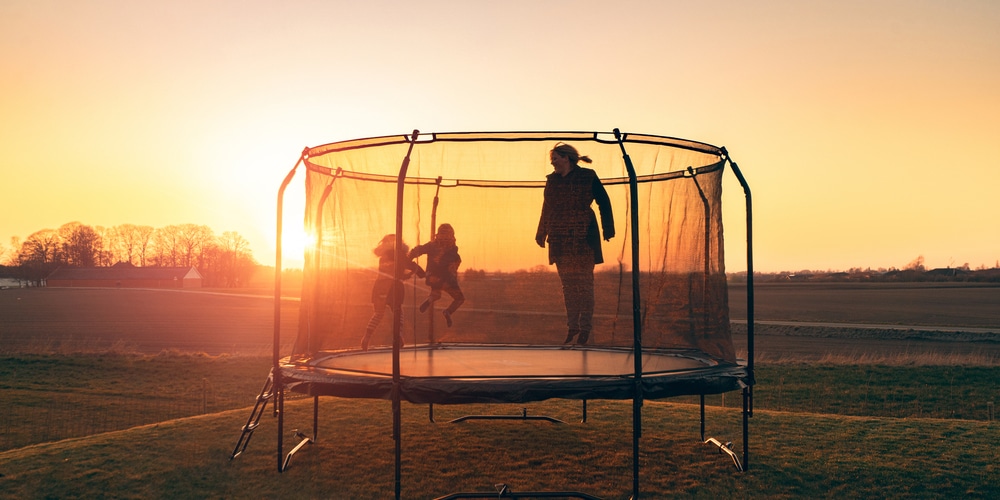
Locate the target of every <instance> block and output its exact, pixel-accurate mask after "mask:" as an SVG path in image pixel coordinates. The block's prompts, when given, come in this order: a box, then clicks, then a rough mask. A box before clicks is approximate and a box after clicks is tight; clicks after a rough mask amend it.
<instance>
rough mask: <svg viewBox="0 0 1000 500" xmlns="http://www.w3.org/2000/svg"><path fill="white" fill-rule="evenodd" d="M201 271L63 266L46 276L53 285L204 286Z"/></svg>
mask: <svg viewBox="0 0 1000 500" xmlns="http://www.w3.org/2000/svg"><path fill="white" fill-rule="evenodd" d="M201 281H202V277H201V273H199V272H198V270H197V269H195V268H193V267H135V266H133V265H131V264H115V265H114V266H112V267H60V268H57V269H56V270H55V271H52V274H49V276H48V278H46V279H45V283H46V286H50V287H105V288H201Z"/></svg>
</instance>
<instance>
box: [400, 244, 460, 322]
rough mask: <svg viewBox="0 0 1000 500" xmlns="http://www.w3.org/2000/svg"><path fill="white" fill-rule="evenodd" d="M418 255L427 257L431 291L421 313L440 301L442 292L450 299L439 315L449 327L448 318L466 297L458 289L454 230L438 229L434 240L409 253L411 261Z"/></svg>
mask: <svg viewBox="0 0 1000 500" xmlns="http://www.w3.org/2000/svg"><path fill="white" fill-rule="evenodd" d="M420 255H427V286H429V287H431V294H430V296H428V297H427V300H425V301H424V303H423V304H420V312H424V311H426V310H427V308H428V307H430V306H431V304H433V303H434V302H435V301H437V300H438V299H440V298H441V292H445V293H447V294H448V295H450V296H451V304H450V305H449V306H448V308H447V309H445V310H444V311H441V314H443V315H444V319H445V321H447V322H448V326H451V315H452V314H454V313H455V310H457V309H458V308H459V306H461V305H462V303H463V302H465V295H464V294H462V289H461V288H459V286H458V266H459V265H460V264H461V263H462V257H461V256H460V255H458V247H457V246H455V229H454V228H452V227H451V224H441V225H440V226H438V230H437V234H436V235H435V236H434V239H433V240H431V241H430V242H429V243H425V244H423V245H417V246H416V247H414V248H413V250H411V251H410V253H409V257H410V258H411V259H412V258H416V257H418V256H420Z"/></svg>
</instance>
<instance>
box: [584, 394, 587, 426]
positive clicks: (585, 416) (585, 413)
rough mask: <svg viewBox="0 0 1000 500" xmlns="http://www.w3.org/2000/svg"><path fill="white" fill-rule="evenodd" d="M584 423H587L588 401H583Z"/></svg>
mask: <svg viewBox="0 0 1000 500" xmlns="http://www.w3.org/2000/svg"><path fill="white" fill-rule="evenodd" d="M583 423H587V400H586V399H584V400H583Z"/></svg>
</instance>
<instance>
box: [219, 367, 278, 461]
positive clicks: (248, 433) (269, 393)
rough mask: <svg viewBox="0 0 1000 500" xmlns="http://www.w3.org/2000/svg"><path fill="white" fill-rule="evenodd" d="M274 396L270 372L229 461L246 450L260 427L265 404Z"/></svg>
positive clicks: (272, 375)
mask: <svg viewBox="0 0 1000 500" xmlns="http://www.w3.org/2000/svg"><path fill="white" fill-rule="evenodd" d="M274 396H275V393H274V372H273V371H272V372H271V373H268V374H267V380H265V381H264V387H262V388H261V389H260V394H258V395H257V401H256V402H255V403H254V406H253V411H252V412H250V418H248V419H247V423H246V425H244V426H243V429H242V431H243V432H242V433H241V434H240V438H239V440H237V441H236V447H235V448H233V454H232V455H230V456H229V459H230V460H232V459H234V458H236V457H238V456H240V455H241V454H242V453H243V451H244V450H246V449H247V445H248V444H250V438H251V437H253V431H255V430H257V426H258V425H260V417H261V416H263V415H264V409H265V408H267V402H268V401H270V400H271V399H273V398H274Z"/></svg>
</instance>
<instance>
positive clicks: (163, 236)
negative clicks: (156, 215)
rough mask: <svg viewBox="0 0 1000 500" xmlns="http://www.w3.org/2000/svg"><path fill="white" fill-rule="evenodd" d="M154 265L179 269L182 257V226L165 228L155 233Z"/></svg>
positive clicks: (153, 239)
mask: <svg viewBox="0 0 1000 500" xmlns="http://www.w3.org/2000/svg"><path fill="white" fill-rule="evenodd" d="M152 243H153V255H152V259H151V260H152V264H153V265H154V266H157V267H177V266H178V265H179V262H180V257H181V246H180V226H164V227H161V228H157V229H156V230H155V231H153V238H152Z"/></svg>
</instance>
